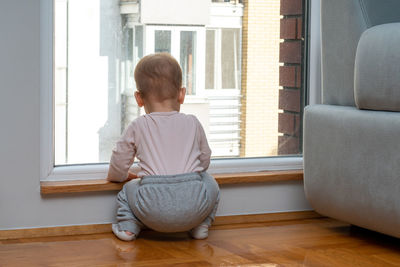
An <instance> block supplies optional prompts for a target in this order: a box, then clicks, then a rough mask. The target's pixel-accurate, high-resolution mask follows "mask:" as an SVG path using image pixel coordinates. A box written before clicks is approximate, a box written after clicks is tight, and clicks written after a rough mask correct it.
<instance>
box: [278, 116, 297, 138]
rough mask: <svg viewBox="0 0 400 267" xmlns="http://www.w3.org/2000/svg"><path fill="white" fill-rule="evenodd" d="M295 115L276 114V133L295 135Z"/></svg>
mask: <svg viewBox="0 0 400 267" xmlns="http://www.w3.org/2000/svg"><path fill="white" fill-rule="evenodd" d="M295 116H296V115H295V114H293V113H279V114H278V132H280V133H285V134H289V135H294V134H295V133H296V128H295V124H296V122H295Z"/></svg>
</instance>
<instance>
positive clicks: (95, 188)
mask: <svg viewBox="0 0 400 267" xmlns="http://www.w3.org/2000/svg"><path fill="white" fill-rule="evenodd" d="M213 176H214V177H215V179H216V180H217V182H218V184H219V185H228V184H249V183H263V182H279V181H298V180H303V170H290V171H265V172H245V173H224V174H214V175H213ZM123 185H124V183H114V182H109V181H107V180H106V179H97V180H74V181H43V182H40V192H41V194H42V195H47V194H59V193H78V192H100V191H119V190H121V188H122V186H123Z"/></svg>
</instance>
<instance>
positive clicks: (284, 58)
mask: <svg viewBox="0 0 400 267" xmlns="http://www.w3.org/2000/svg"><path fill="white" fill-rule="evenodd" d="M279 62H284V63H301V41H300V40H299V41H293V42H283V43H280V44H279Z"/></svg>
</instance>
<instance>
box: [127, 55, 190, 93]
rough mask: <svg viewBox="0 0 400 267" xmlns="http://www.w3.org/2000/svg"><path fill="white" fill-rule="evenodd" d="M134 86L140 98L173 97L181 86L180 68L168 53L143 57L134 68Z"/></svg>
mask: <svg viewBox="0 0 400 267" xmlns="http://www.w3.org/2000/svg"><path fill="white" fill-rule="evenodd" d="M135 81H136V87H137V89H138V91H139V93H140V95H141V97H142V98H145V99H146V98H149V97H155V99H156V100H158V101H164V100H166V99H171V98H175V97H177V96H178V93H179V90H180V88H181V86H182V70H181V67H180V66H179V63H178V62H177V61H176V59H175V58H173V57H172V56H171V55H170V54H168V53H157V54H151V55H148V56H145V57H143V58H142V59H141V60H140V61H139V63H138V64H137V65H136V68H135Z"/></svg>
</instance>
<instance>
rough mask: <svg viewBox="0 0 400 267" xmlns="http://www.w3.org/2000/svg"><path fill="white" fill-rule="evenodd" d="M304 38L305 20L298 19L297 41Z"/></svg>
mask: <svg viewBox="0 0 400 267" xmlns="http://www.w3.org/2000/svg"><path fill="white" fill-rule="evenodd" d="M302 37H303V19H302V18H298V19H297V36H296V39H301V38H302Z"/></svg>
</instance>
